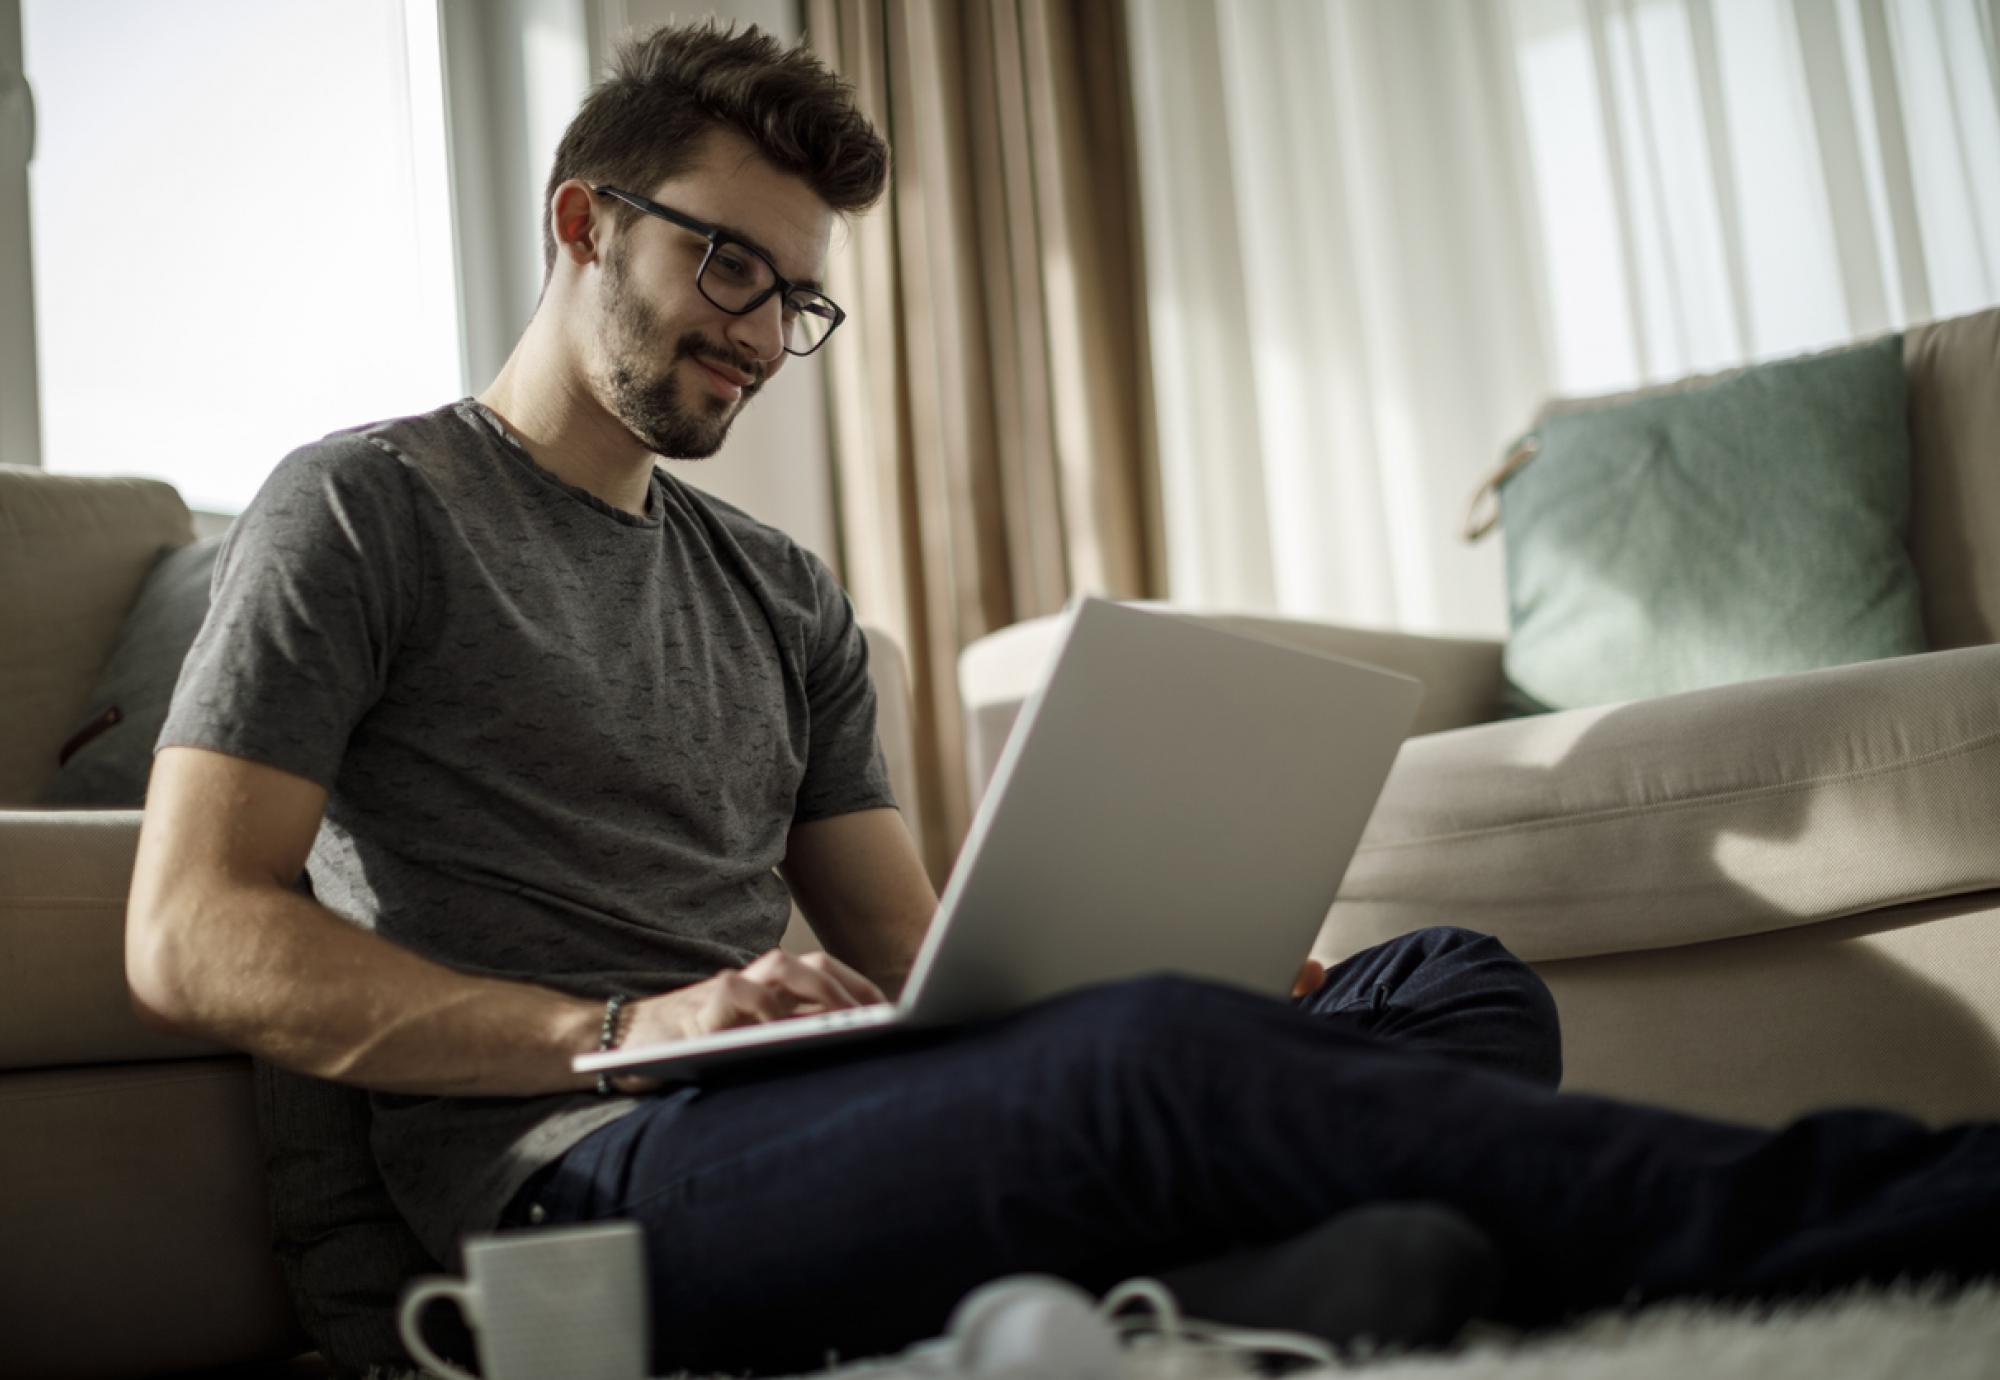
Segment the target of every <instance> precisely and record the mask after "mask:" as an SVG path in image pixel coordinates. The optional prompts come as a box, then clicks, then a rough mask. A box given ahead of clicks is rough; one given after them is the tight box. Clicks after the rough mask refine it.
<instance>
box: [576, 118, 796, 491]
mask: <svg viewBox="0 0 2000 1380" xmlns="http://www.w3.org/2000/svg"><path fill="white" fill-rule="evenodd" d="M629 190H632V191H637V192H639V193H640V194H641V195H644V196H647V197H650V198H651V199H652V200H653V201H656V202H658V203H659V204H660V205H662V206H666V207H669V208H671V209H672V210H675V211H679V212H681V213H682V214H684V215H688V216H692V217H694V218H695V219H696V220H701V221H706V222H708V223H709V224H712V225H718V226H722V227H724V228H725V229H726V230H727V231H728V232H730V233H731V234H733V235H734V236H736V237H738V238H740V239H742V240H744V241H745V242H747V243H749V244H752V245H754V246H756V247H757V248H759V249H761V250H763V251H764V252H765V253H766V254H767V255H769V256H770V258H771V260H772V262H774V263H775V264H776V265H777V267H778V272H780V273H781V274H783V275H784V276H785V277H786V278H788V279H790V280H792V281H793V282H812V281H816V280H817V279H818V278H819V277H820V276H821V273H822V266H823V265H824V264H825V262H826V247H827V241H828V239H829V237H830V235H831V233H832V229H833V212H832V211H831V210H830V209H829V208H828V207H827V205H826V203H824V202H822V201H821V200H820V199H819V196H818V194H817V193H815V192H814V191H813V190H812V188H811V187H809V186H808V185H807V184H806V183H805V182H803V181H801V180H800V179H798V178H796V177H791V176H789V175H787V174H785V173H781V172H779V171H778V170H777V169H775V168H773V167H772V166H771V165H770V164H769V163H766V162H765V161H764V160H763V159H762V158H761V157H759V156H758V155H757V154H756V152H755V151H754V149H753V148H752V146H751V145H750V144H749V143H748V142H747V141H745V140H744V139H742V138H741V137H740V136H737V135H734V134H730V133H727V132H722V131H717V132H714V133H712V134H710V135H709V136H708V138H707V141H706V143H705V145H704V148H703V152H702V155H701V157H700V158H698V159H697V160H696V162H695V163H694V165H693V166H691V167H690V168H688V169H687V170H686V171H685V172H683V173H681V174H680V175H678V176H676V177H672V178H669V179H668V180H667V181H665V182H662V183H660V184H659V185H658V186H656V187H650V188H631V189H629ZM707 251H708V243H707V241H706V240H704V239H703V238H702V237H701V236H700V235H698V234H696V233H695V232H693V231H691V230H686V229H683V228H682V227H680V226H678V225H674V224H671V223H669V222H667V221H664V220H661V219H660V218H659V217H657V216H650V215H641V216H638V217H636V218H635V219H633V221H632V222H631V223H630V224H628V225H626V226H624V227H622V228H621V229H619V230H618V231H617V232H616V233H615V234H613V235H612V236H611V239H610V243H609V245H608V246H607V248H606V251H605V257H604V276H603V278H602V280H601V287H600V297H599V302H598V312H597V317H596V322H595V326H596V331H595V334H596V340H595V349H594V351H593V367H592V370H591V374H592V379H591V381H592V384H593V386H594V388H595V391H596V392H597V395H598V397H599V399H600V401H602V402H603V403H604V405H605V406H606V407H607V408H608V409H609V410H610V411H611V413H612V414H613V415H614V416H616V417H617V418H618V420H619V421H620V422H621V423H623V424H624V426H625V428H626V429H627V430H628V431H630V432H631V433H632V435H633V436H634V437H635V438H636V439H637V440H638V441H639V443H640V444H641V445H643V446H645V447H646V449H647V450H650V451H652V452H653V453H654V454H656V455H661V456H666V457H669V458H672V459H677V460H698V459H702V458H704V457H706V456H710V455H713V454H715V452H716V451H717V450H718V449H720V448H721V446H722V442H723V438H724V437H726V436H727V435H728V434H729V424H730V423H731V422H732V421H734V420H735V418H736V414H737V413H739V412H741V411H742V410H743V408H744V406H745V405H746V404H747V403H748V402H749V401H750V399H751V398H752V397H754V396H755V395H756V394H757V392H758V391H759V390H760V389H762V387H763V386H764V380H765V379H767V378H769V377H770V376H771V375H772V374H774V373H776V372H777V370H778V368H779V366H780V365H782V364H783V363H784V362H785V359H786V358H787V356H786V354H785V352H784V337H783V334H782V331H781V326H780V317H779V313H780V311H781V310H782V303H781V302H780V301H779V300H778V297H777V296H776V295H775V294H773V295H772V297H771V298H770V299H769V300H767V301H765V302H763V303H762V304H760V305H759V306H758V307H757V308H756V309H755V310H754V311H751V312H749V313H748V314H746V315H743V316H732V315H730V314H729V313H728V312H725V311H723V310H722V309H721V308H720V307H717V306H716V305H715V304H714V303H712V302H710V301H709V300H708V299H707V298H706V297H704V296H702V294H701V292H700V290H699V289H698V288H697V287H696V286H695V276H696V272H697V270H698V269H699V268H700V267H701V261H702V256H703V255H704V254H706V253H707Z"/></svg>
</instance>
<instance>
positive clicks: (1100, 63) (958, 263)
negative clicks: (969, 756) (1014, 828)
mask: <svg viewBox="0 0 2000 1380" xmlns="http://www.w3.org/2000/svg"><path fill="white" fill-rule="evenodd" d="M806 28H807V37H808V40H809V41H810V42H811V43H812V44H813V46H814V47H815V48H816V49H817V50H818V51H819V52H820V53H821V55H822V56H823V57H824V58H825V59H826V60H827V62H828V64H829V65H830V66H831V67H832V68H833V69H834V70H835V71H836V72H838V73H839V74H840V75H841V76H842V77H843V78H845V79H846V80H848V81H850V82H852V83H853V84H854V86H855V91H856V99H857V102H858V104H859V105H860V107H861V109H862V110H863V111H864V112H865V113H866V114H867V115H868V116H869V118H870V119H871V120H873V121H874V122H875V125H876V127H877V128H878V129H879V130H881V131H882V133H883V134H884V136H885V137H886V138H887V139H888V140H889V143H890V146H891V148H892V149H893V150H894V154H895V170H894V174H893V176H892V178H891V184H890V190H889V193H888V196H887V198H886V202H885V204H884V205H883V206H882V207H880V208H878V209H877V210H876V211H875V212H873V213H871V214H870V215H868V216H865V217H863V218H861V219H859V220H857V221H856V222H854V224H853V225H852V226H851V227H850V230H849V232H848V233H847V234H845V235H844V236H843V235H836V239H835V245H834V250H833V254H832V261H831V263H830V264H829V267H828V280H829V288H828V290H829V292H830V293H831V295H832V296H833V297H834V298H835V300H837V301H840V302H842V303H843V304H846V305H847V309H848V311H849V315H850V320H849V322H848V325H847V326H846V327H845V328H844V330H843V332H842V337H841V338H839V339H837V340H836V341H835V342H834V344H833V345H832V346H830V347H829V355H830V358H829V374H830V381H831V385H832V386H831V390H830V392H831V400H830V406H831V410H832V414H833V435H834V450H835V455H834V467H835V475H836V490H837V500H838V506H839V526H840V535H841V542H840V559H841V564H842V571H843V575H844V578H845V579H846V581H847V585H848V588H849V590H850V592H851V593H852V595H853V597H854V600H855V604H856V606H857V608H858V609H859V610H860V612H861V613H862V616H863V617H866V618H869V619H871V620H873V621H877V622H880V623H881V624H883V625H884V626H886V627H888V628H889V629H891V630H892V631H893V632H895V633H896V635H897V637H898V639H899V640H900V641H901V642H902V643H903V645H904V647H905V648H906V649H907V650H908V652H909V656H910V662H911V676H912V681H913V700H914V703H915V706H916V721H917V724H916V726H917V736H918V740H919V743H918V762H917V775H918V780H919V790H920V792H921V795H922V797H923V798H922V800H921V802H918V808H917V811H916V813H917V815H918V817H919V818H920V819H921V820H922V823H923V838H922V840H921V842H922V846H923V853H924V858H925V862H926V865H927V866H928V867H929V868H930V870H931V874H932V876H933V878H934V879H937V880H939V881H942V880H943V878H944V876H945V875H946V873H947V872H948V871H949V869H950V866H951V863H952V861H953V859H954V857H955V855H956V852H957V849H958V846H959V843H960V842H961V840H962V839H963V837H964V834H965V830H966V827H967V826H968V824H969V823H970V806H969V803H968V799H967V790H966V778H965V762H964V739H963V732H962V728H961V723H960V715H959V704H958V684H957V661H958V655H959V652H960V651H961V650H962V649H963V648H964V647H965V646H966V645H967V644H968V643H969V642H971V641H973V640H974V639H976V638H978V637H980V636H982V635H984V634H985V633H987V632H990V631H993V630H994V629H997V628H1001V627H1004V626H1006V625H1008V624H1010V623H1013V622H1016V621H1018V620H1020V619H1024V618H1030V617H1034V616H1037V615H1040V614H1045V613H1052V612H1055V611H1057V610H1058V609H1060V608H1061V607H1062V605H1063V603H1064V602H1065V600H1066V599H1068V598H1069V596H1070V595H1072V594H1075V593H1080V592H1088V593H1096V594H1104V595H1108V596H1111V597H1116V598H1145V597H1153V596H1156V595H1157V594H1158V593H1160V592H1161V590H1162V589H1163V586H1164V580H1163V578H1162V576H1161V573H1160V567H1161V562H1160V559H1159V535H1158V533H1159V526H1160V520H1159V516H1158V511H1159V503H1158V498H1157V485H1156V484H1155V482H1154V481H1153V479H1152V462H1151V457H1150V451H1151V433H1150V427H1149V421H1148V418H1149V416H1150V412H1151V399H1150V396H1149V381H1148V378H1147V375H1146V355H1145V348H1144V342H1145V339H1146V330H1145V301H1144V293H1143V286H1142V285H1143V276H1142V274H1143V268H1142V262H1143V261H1142V259H1141V257H1140V254H1139V246H1138V242H1137V228H1138V224H1139V221H1138V217H1137V214H1136V212H1135V210H1134V209H1133V197H1134V189H1133V185H1132V168H1133V165H1134V160H1133V156H1132V153H1131V148H1132V140H1133V133H1132V125H1131V117H1130V100H1129V95H1128V94H1127V90H1126V87H1125V57H1124V39H1123V33H1124V19H1123V7H1122V5H1120V4H1116V3H1087V4H1086V3H1074V2H1073V0H961V2H959V3H949V2H933V0H807V4H806Z"/></svg>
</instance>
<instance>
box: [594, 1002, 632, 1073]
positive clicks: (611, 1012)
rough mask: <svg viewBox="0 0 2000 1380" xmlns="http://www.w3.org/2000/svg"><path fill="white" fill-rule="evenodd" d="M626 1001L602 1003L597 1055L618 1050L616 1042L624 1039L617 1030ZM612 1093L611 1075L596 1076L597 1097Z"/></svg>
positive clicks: (622, 1032)
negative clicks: (602, 1021)
mask: <svg viewBox="0 0 2000 1380" xmlns="http://www.w3.org/2000/svg"><path fill="white" fill-rule="evenodd" d="M628 1000H629V998H626V997H613V998H612V999H611V1000H610V1001H608V1002H606V1003H604V1023H603V1025H601V1026H600V1027H599V1028H598V1032H597V1052H598V1053H600V1054H603V1053H607V1052H609V1051H610V1050H614V1049H616V1048H618V1041H619V1040H620V1039H622V1038H624V1034H625V1032H624V1031H622V1030H620V1029H619V1028H618V1018H619V1017H620V1016H621V1015H623V1014H624V1011H625V1003H626V1002H627V1001H628ZM613 1091H614V1089H613V1088H612V1086H611V1075H610V1074H609V1073H599V1074H598V1075H597V1095H598V1096H599V1097H609V1096H611V1094H612V1092H613Z"/></svg>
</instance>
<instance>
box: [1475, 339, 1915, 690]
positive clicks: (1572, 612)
mask: <svg viewBox="0 0 2000 1380" xmlns="http://www.w3.org/2000/svg"><path fill="white" fill-rule="evenodd" d="M1533 439H1534V441H1535V443H1536V444H1537V445H1538V446H1539V453H1538V454H1536V455H1534V456H1533V458H1532V461H1531V463H1527V464H1525V465H1524V466H1522V467H1521V468H1519V469H1518V470H1517V471H1516V472H1514V473H1513V474H1512V475H1511V477H1509V478H1507V479H1505V480H1504V481H1503V482H1502V483H1501V485H1500V506H1501V513H1502V518H1503V521H1504V522H1505V525H1506V530H1507V601H1508V614H1509V622H1510V624H1511V632H1510V634H1509V637H1508V642H1507V654H1506V667H1507V678H1508V683H1509V686H1510V687H1511V688H1513V689H1515V690H1517V691H1518V692H1519V694H1518V697H1517V707H1520V708H1524V709H1548V708H1556V709H1574V708H1578V707H1581V706H1584V705H1593V704H1609V703H1615V702H1617V701H1621V700H1630V699H1640V698H1644V697H1647V696H1651V695H1662V694H1672V693H1676V692H1679V691H1683V690H1695V689H1701V688H1703V687H1706V686H1711V685H1724V684H1729V683H1732V682H1736V681H1743V680H1750V679H1753V678H1755V677H1759V676H1768V675H1781V674H1785V673H1788V672H1793V671H1805V670H1811V669H1814V668H1817V667H1822V666H1837V665H1842V664H1845V663H1848V662H1855V661H1869V660H1874V659H1877V658H1881V657H1890V656H1901V655H1905V654H1907V653H1911V652H1920V651H1923V650H1925V648H1926V645H1927V644H1926V643H1925V641H1924V632H1923V616H1922V610H1921V607H1920V605H1919V601H1918V597H1917V576H1916V569H1915V567H1914V566H1913V565H1912V563H1911V561H1910V556H1909V552H1908V550H1907V548H1906V544H1905V543H1906V535H1907V532H1908V528H1909V517H1910V459H1909V450H1910V440H1909V429H1908V425H1907V422H1906V420H1905V416H1904V381H1903V353H1902V341H1901V338H1900V337H1897V336H1885V337H1883V338H1881V339H1879V340H1875V341H1871V342H1870V343H1868V344H1866V345H1859V346H1854V347H1852V348H1849V349H1844V350H1836V351H1832V352H1830V353H1827V354H1822V355H1816V356H1813V357H1811V358H1807V359H1796V360H1785V361H1781V362H1778V363H1774V364H1766V365H1760V366H1757V367H1755V368H1750V369H1745V370H1741V371H1739V372H1737V373H1734V374H1732V375H1729V376H1726V377H1723V378H1720V379H1716V380H1709V381H1690V382H1688V383H1684V384H1683V385H1681V386H1679V387H1675V388H1670V389H1666V390H1658V391H1648V392H1643V393H1638V394H1628V395H1625V396H1623V397H1620V398H1615V399H1609V400H1600V401H1599V402H1597V403H1596V404H1594V405H1586V406H1571V407H1568V408H1565V409H1562V410H1558V411H1552V412H1551V413H1550V414H1548V415H1546V416H1545V417H1544V418H1543V420H1542V422H1541V424H1540V425H1539V426H1538V427H1537V429H1536V431H1535V432H1534V433H1533Z"/></svg>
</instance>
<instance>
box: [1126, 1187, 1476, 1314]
mask: <svg viewBox="0 0 2000 1380" xmlns="http://www.w3.org/2000/svg"><path fill="white" fill-rule="evenodd" d="M1500 1275H1501V1270H1500V1253H1499V1252H1498V1251H1497V1250H1496V1249H1495V1248H1494V1246H1493V1243H1492V1242H1491V1241H1489V1240H1487V1238H1486V1236H1485V1234H1484V1233H1482V1232H1481V1231H1480V1230H1479V1229H1478V1228H1477V1227H1475V1226H1473V1225H1472V1223H1470V1222H1468V1221H1467V1220H1466V1219H1465V1218H1464V1217H1462V1216H1460V1215H1459V1214H1458V1213H1456V1212H1454V1211H1452V1210H1451V1209H1450V1208H1447V1207H1443V1206H1440V1205H1438V1204H1435V1203H1379V1204H1371V1205H1369V1206H1367V1207H1359V1208H1353V1209H1350V1210H1349V1211H1347V1212H1344V1213H1342V1214H1340V1215H1339V1216H1338V1217H1333V1218H1330V1219H1329V1220H1327V1221H1325V1222H1323V1223H1321V1224H1320V1225H1319V1226H1317V1227H1314V1228H1313V1229H1312V1230H1310V1231H1307V1232H1303V1233H1301V1234H1300V1235H1298V1236H1294V1237H1291V1238H1289V1239H1288V1240H1284V1241H1280V1242H1277V1243H1275V1244H1273V1245H1269V1246H1256V1247H1248V1248H1245V1249H1243V1250H1240V1251H1234V1252H1232V1253H1230V1254H1229V1255H1225V1256H1220V1257H1217V1258H1216V1259H1213V1260H1204V1261H1200V1262H1197V1263H1196V1264H1193V1265H1186V1266H1182V1267H1181V1268H1180V1269H1177V1270H1169V1271H1166V1272H1164V1273H1162V1274H1161V1275H1160V1276H1159V1280H1160V1282H1161V1283H1162V1284H1164V1285H1166V1286H1167V1288H1169V1289H1170V1290H1172V1291H1173V1295H1174V1298H1175V1299H1176V1300H1178V1301H1179V1303H1180V1305H1181V1307H1182V1309H1183V1311H1185V1312H1186V1314H1187V1315H1188V1316H1189V1317H1191V1318H1199V1319H1201V1320H1202V1321H1204V1322H1215V1323H1227V1324H1229V1325H1231V1326H1234V1327H1257V1328H1279V1329H1283V1330H1287V1331H1293V1332H1303V1333H1306V1334H1308V1335H1310V1336H1314V1337H1320V1338H1323V1339H1324V1340H1326V1341H1328V1342H1331V1343H1332V1344H1333V1345H1334V1346H1336V1347H1339V1348H1342V1349H1346V1348H1349V1347H1351V1346H1352V1345H1353V1344H1354V1343H1355V1342H1357V1341H1358V1340H1360V1339H1361V1338H1363V1337H1367V1338H1369V1339H1370V1340H1371V1341H1372V1342H1373V1343H1374V1344H1375V1345H1376V1346H1378V1347H1393V1348H1397V1349H1416V1348H1434V1347H1443V1346H1446V1345H1448V1344H1449V1343H1450V1342H1451V1340H1452V1339H1453V1338H1454V1337H1456V1336H1457V1335H1458V1333H1459V1331H1460V1329H1462V1328H1463V1327H1464V1326H1465V1324H1466V1323H1467V1322H1468V1321H1470V1320H1471V1319H1473V1318H1475V1317H1478V1316H1481V1315H1482V1314H1483V1313H1485V1312H1486V1311H1488V1310H1490V1309H1491V1308H1492V1307H1494V1306H1495V1305H1496V1304H1497V1303H1498V1302H1499V1298H1500Z"/></svg>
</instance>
